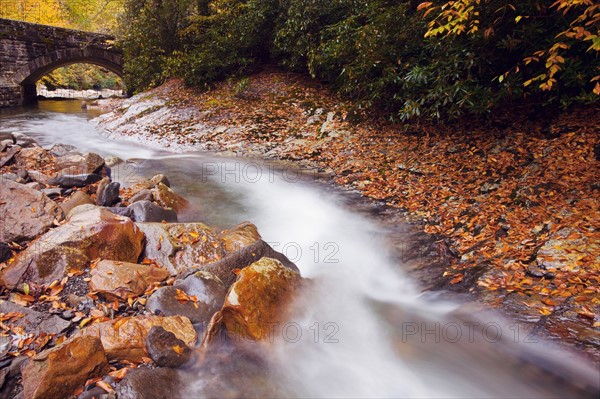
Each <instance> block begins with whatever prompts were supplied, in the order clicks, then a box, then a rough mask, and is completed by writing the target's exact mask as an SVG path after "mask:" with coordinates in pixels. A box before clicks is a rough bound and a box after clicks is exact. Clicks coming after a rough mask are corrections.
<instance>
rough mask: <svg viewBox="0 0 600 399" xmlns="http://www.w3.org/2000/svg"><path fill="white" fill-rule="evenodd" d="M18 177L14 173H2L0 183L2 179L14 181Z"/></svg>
mask: <svg viewBox="0 0 600 399" xmlns="http://www.w3.org/2000/svg"><path fill="white" fill-rule="evenodd" d="M18 178H19V176H17V174H16V173H2V174H1V175H0V183H2V182H3V181H6V180H10V181H14V182H16V181H17V179H18Z"/></svg>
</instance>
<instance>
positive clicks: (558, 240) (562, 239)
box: [533, 227, 597, 272]
mask: <svg viewBox="0 0 600 399" xmlns="http://www.w3.org/2000/svg"><path fill="white" fill-rule="evenodd" d="M581 248H586V249H588V253H590V254H591V253H594V252H597V246H594V244H593V243H592V242H591V241H590V239H589V238H588V237H587V236H585V235H583V234H581V233H579V232H577V231H576V230H573V229H571V228H568V227H566V228H563V229H560V230H559V231H557V232H556V233H554V234H552V235H551V236H550V238H549V239H548V241H546V242H545V243H544V245H542V246H541V247H540V249H539V250H538V251H537V256H536V260H535V262H533V263H534V265H536V266H537V267H538V268H540V269H543V270H547V271H551V272H555V271H556V270H563V271H570V272H578V271H579V269H580V268H581V266H582V265H583V263H582V262H581Z"/></svg>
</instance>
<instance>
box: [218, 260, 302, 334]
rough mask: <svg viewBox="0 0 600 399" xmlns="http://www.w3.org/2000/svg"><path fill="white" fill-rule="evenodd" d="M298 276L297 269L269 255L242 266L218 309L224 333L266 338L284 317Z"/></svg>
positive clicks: (297, 285) (286, 314)
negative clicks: (284, 264) (290, 267)
mask: <svg viewBox="0 0 600 399" xmlns="http://www.w3.org/2000/svg"><path fill="white" fill-rule="evenodd" d="M301 280H302V278H301V277H300V274H299V273H297V272H295V271H293V270H291V269H288V268H287V267H285V266H283V265H282V264H281V262H279V261H277V260H275V259H271V258H262V259H261V260H259V261H258V262H255V263H253V264H252V265H250V266H248V267H246V268H245V269H242V270H241V271H240V272H239V275H238V279H237V281H236V282H235V283H234V284H233V285H232V286H231V287H230V288H229V292H228V293H227V297H226V298H225V304H224V305H223V309H221V311H220V313H221V317H222V325H223V326H224V327H225V329H226V331H227V333H228V335H230V336H238V337H243V338H247V339H251V340H256V341H259V340H264V339H268V338H269V336H270V334H273V328H274V326H276V325H277V323H280V324H281V323H284V322H285V321H286V320H287V317H288V316H289V315H288V312H287V308H288V307H289V305H290V304H291V302H292V300H293V298H294V294H295V292H296V290H297V289H298V288H299V286H300V284H301Z"/></svg>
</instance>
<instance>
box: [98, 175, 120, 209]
mask: <svg viewBox="0 0 600 399" xmlns="http://www.w3.org/2000/svg"><path fill="white" fill-rule="evenodd" d="M105 179H106V178H105ZM120 188H121V184H120V183H118V182H114V181H113V182H110V183H108V184H107V185H106V186H104V187H103V189H102V190H100V186H98V193H97V196H96V203H97V204H98V205H100V206H113V205H114V204H116V203H117V202H119V189H120Z"/></svg>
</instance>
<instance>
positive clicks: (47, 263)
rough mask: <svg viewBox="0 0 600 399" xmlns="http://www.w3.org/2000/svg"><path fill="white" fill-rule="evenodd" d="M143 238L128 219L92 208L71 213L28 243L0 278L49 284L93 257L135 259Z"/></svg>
mask: <svg viewBox="0 0 600 399" xmlns="http://www.w3.org/2000/svg"><path fill="white" fill-rule="evenodd" d="M83 206H90V205H83ZM81 207H82V206H79V207H77V208H75V209H74V210H76V209H78V208H81ZM74 210H73V211H74ZM73 211H71V212H73ZM143 241H144V234H143V233H142V232H141V231H140V230H139V229H138V228H137V226H136V225H135V224H134V223H133V222H132V221H131V220H130V219H128V218H124V217H121V216H117V215H115V214H113V213H111V212H109V211H108V210H106V209H104V208H95V209H91V210H89V211H87V212H81V213H77V214H74V215H71V216H70V217H69V218H68V219H67V223H65V224H63V225H62V226H59V227H57V228H55V229H53V230H50V231H49V232H48V233H46V234H45V235H43V236H42V237H40V238H39V239H37V240H35V241H34V242H33V243H31V245H30V246H29V247H28V248H27V249H26V250H25V251H23V252H22V253H21V254H20V255H19V256H18V257H17V259H16V260H15V261H14V262H13V263H12V264H10V265H9V266H8V267H7V268H6V269H4V270H3V271H2V272H1V274H0V280H1V281H2V282H3V283H4V285H5V286H6V287H9V288H13V287H15V286H16V285H18V284H19V282H24V281H28V282H33V283H36V284H49V283H51V282H52V281H54V280H56V279H61V278H63V277H64V275H65V273H67V272H69V271H73V270H83V269H84V268H85V267H87V266H88V264H89V262H90V261H91V260H92V259H96V258H102V259H110V260H116V261H123V262H137V260H138V257H139V255H140V253H141V252H142V245H143Z"/></svg>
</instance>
